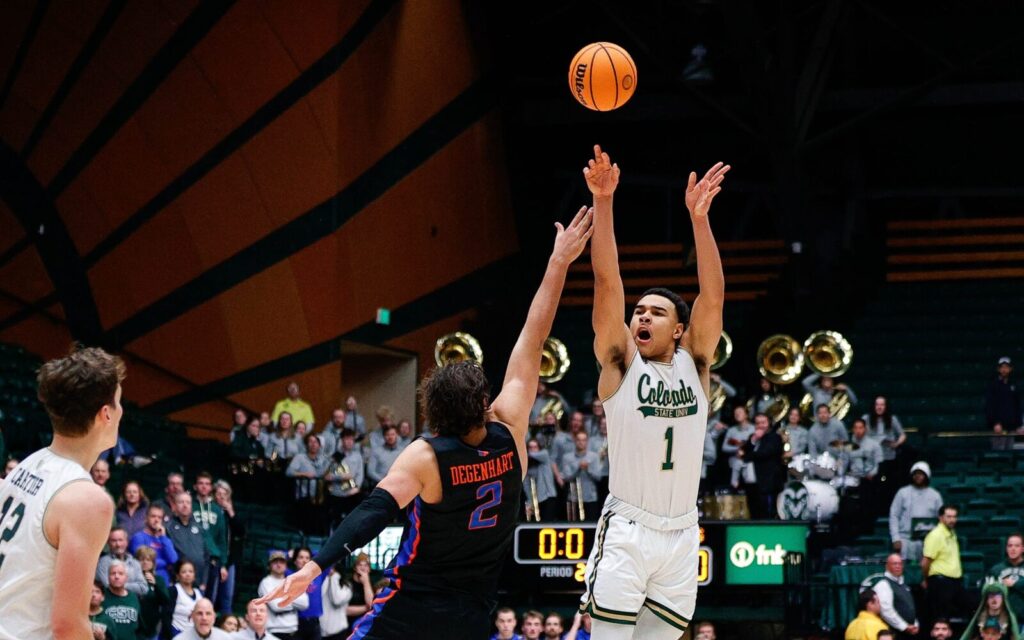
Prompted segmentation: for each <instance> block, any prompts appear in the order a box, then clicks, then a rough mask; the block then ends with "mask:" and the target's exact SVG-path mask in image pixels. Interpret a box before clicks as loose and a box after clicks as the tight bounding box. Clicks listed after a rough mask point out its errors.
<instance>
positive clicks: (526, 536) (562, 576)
mask: <svg viewBox="0 0 1024 640" xmlns="http://www.w3.org/2000/svg"><path fill="white" fill-rule="evenodd" d="M596 528H597V525H596V523H550V524H546V523H538V524H533V523H531V524H521V525H519V526H518V527H517V528H516V532H515V539H514V542H513V553H512V555H513V560H514V561H515V564H516V565H518V567H519V575H520V579H521V580H522V581H524V582H526V583H533V585H534V586H535V587H536V588H537V589H538V590H540V591H566V592H569V591H581V590H582V589H583V574H584V569H585V567H586V562H587V559H588V558H589V557H590V551H591V549H592V548H593V546H594V544H595V537H596ZM807 534H808V526H807V523H804V522H793V521H789V522H749V521H746V522H742V521H735V520H731V521H722V522H704V523H701V525H700V534H699V535H700V538H699V544H700V546H699V547H698V548H697V568H696V571H697V584H698V585H699V586H701V587H708V586H719V585H725V584H744V585H781V584H782V583H783V571H784V565H785V558H786V556H787V554H790V553H800V554H806V551H807Z"/></svg>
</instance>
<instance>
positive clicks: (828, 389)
mask: <svg viewBox="0 0 1024 640" xmlns="http://www.w3.org/2000/svg"><path fill="white" fill-rule="evenodd" d="M800 384H801V385H802V386H803V388H804V391H806V392H807V393H809V394H811V397H812V398H814V404H813V405H812V406H814V407H816V406H818V405H819V404H828V403H829V402H831V401H832V396H834V395H836V392H838V391H845V392H846V395H847V396H849V397H850V404H851V405H853V404H857V394H856V393H854V392H853V389H851V388H850V387H848V386H846V385H845V384H842V383H840V384H836V381H835V379H834V378H830V377H828V376H822V375H818V374H817V373H812V374H811V375H809V376H807V377H806V378H804V379H803V380H801V381H800Z"/></svg>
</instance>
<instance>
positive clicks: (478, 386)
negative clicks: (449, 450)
mask: <svg viewBox="0 0 1024 640" xmlns="http://www.w3.org/2000/svg"><path fill="white" fill-rule="evenodd" d="M490 395H491V388H490V383H488V382H487V376H485V375H484V370H483V369H482V368H481V367H480V366H479V365H477V364H474V363H472V362H457V363H454V364H449V365H446V366H443V367H437V368H436V369H434V370H433V371H431V372H430V373H429V374H427V377H426V378H424V379H423V382H421V383H420V388H419V396H420V406H421V407H422V410H423V414H424V415H425V416H426V418H427V424H428V425H429V427H430V430H431V431H432V432H433V433H435V434H437V435H439V436H456V437H459V436H464V435H466V434H467V433H469V432H470V431H471V430H472V429H473V428H475V427H478V426H481V425H483V423H484V412H485V409H486V406H487V404H488V400H489V399H490Z"/></svg>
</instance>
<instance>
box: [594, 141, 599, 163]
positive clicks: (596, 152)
mask: <svg viewBox="0 0 1024 640" xmlns="http://www.w3.org/2000/svg"><path fill="white" fill-rule="evenodd" d="M600 157H601V145H599V144H595V145H594V159H595V160H597V159H598V158H600Z"/></svg>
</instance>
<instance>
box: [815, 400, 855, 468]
mask: <svg viewBox="0 0 1024 640" xmlns="http://www.w3.org/2000/svg"><path fill="white" fill-rule="evenodd" d="M817 415H818V419H817V420H815V421H814V424H812V425H811V428H810V429H809V430H808V431H807V453H809V454H811V456H812V457H815V456H818V455H819V454H821V453H822V452H823V451H829V449H833V451H832V453H833V455H838V452H837V451H836V450H835V449H834V448H833V447H832V443H833V442H836V441H837V440H838V441H839V442H846V441H847V440H848V438H847V436H846V427H844V426H843V423H842V422H840V421H839V420H837V419H835V418H833V417H832V411H831V410H829V408H828V405H827V404H824V403H822V404H819V405H818V408H817Z"/></svg>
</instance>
